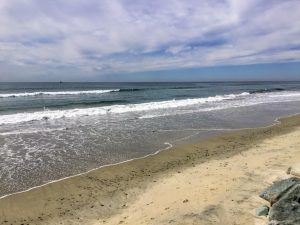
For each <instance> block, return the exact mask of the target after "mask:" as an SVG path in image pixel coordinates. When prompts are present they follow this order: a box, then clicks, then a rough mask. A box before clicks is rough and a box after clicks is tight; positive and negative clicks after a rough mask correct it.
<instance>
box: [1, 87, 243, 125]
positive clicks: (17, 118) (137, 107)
mask: <svg viewBox="0 0 300 225" xmlns="http://www.w3.org/2000/svg"><path fill="white" fill-rule="evenodd" d="M245 95H249V93H247V92H244V93H241V94H230V95H219V96H218V95H217V96H214V97H207V98H194V99H181V100H175V99H174V100H168V101H160V102H147V103H139V104H126V105H111V106H102V107H90V108H76V109H65V110H44V111H36V112H25V113H15V114H8V115H1V116H0V124H15V123H23V122H29V121H36V120H51V119H60V118H72V117H78V116H95V115H104V114H110V113H111V114H120V113H128V112H140V111H149V110H158V109H168V108H178V107H185V106H190V105H196V104H204V103H209V102H220V101H223V100H231V99H234V98H236V97H241V96H245Z"/></svg>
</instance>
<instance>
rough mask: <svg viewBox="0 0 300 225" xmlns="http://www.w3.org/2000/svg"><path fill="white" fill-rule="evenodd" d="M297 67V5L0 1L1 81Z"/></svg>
mask: <svg viewBox="0 0 300 225" xmlns="http://www.w3.org/2000/svg"><path fill="white" fill-rule="evenodd" d="M299 61H300V1H299V0H284V1H283V0H247V1H244V0H165V1H164V0H149V1H148V0H145V1H138V0H101V1H99V0H43V1H41V0H1V1H0V81H10V80H11V81H52V80H53V81H56V80H57V79H59V80H66V81H68V80H69V81H72V80H74V81H79V80H82V81H85V80H87V81H88V80H116V81H117V80H122V81H126V80H130V81H131V80H168V79H169V80H172V79H174V80H176V79H177V80H185V79H187V80H189V79H190V80H197V79H199V80H201V78H203V77H205V79H208V80H209V79H210V78H211V79H212V80H214V79H216V77H215V76H221V77H222V76H223V78H224V77H225V78H226V74H227V75H228V74H230V72H231V71H232V73H231V74H237V75H236V76H239V79H242V78H241V77H242V76H243V71H244V72H245V74H248V75H247V76H246V75H245V76H246V78H245V79H249V76H250V77H251V76H252V75H253V76H254V77H255V75H257V74H263V75H264V79H267V78H270V79H269V80H271V79H272V78H273V77H272V76H274V77H279V76H282V73H285V76H287V79H288V78H290V79H292V78H297V76H298V77H300V73H299V70H300V63H299ZM251 65H252V66H251ZM283 69H284V70H283ZM278 71H280V72H278ZM172 74H174V77H172ZM215 74H217V75H215ZM202 76H203V77H202ZM230 79H232V77H231V78H230Z"/></svg>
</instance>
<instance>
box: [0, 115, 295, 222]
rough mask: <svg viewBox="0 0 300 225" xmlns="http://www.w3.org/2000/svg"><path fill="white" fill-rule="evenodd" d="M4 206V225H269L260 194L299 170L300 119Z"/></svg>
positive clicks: (49, 188) (107, 171)
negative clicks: (293, 169) (258, 210)
mask: <svg viewBox="0 0 300 225" xmlns="http://www.w3.org/2000/svg"><path fill="white" fill-rule="evenodd" d="M280 121H281V123H280V124H277V125H274V126H270V127H265V128H257V129H244V130H240V131H235V132H231V133H228V134H224V135H222V136H218V137H212V138H209V139H206V140H202V141H193V142H192V143H189V144H185V145H182V146H177V147H176V148H171V149H168V150H166V151H162V152H160V153H158V154H156V155H153V156H148V157H146V158H143V159H137V160H133V161H129V162H126V163H122V164H119V165H115V166H109V167H105V168H101V169H98V170H94V171H92V172H89V173H87V174H84V175H80V176H76V177H72V178H69V179H65V180H62V181H58V182H54V183H50V184H48V185H45V186H42V187H39V188H34V189H32V190H30V191H27V192H23V193H19V194H14V195H10V196H7V197H5V198H2V199H0V224H4V225H7V224H19V225H20V224H24V225H26V224H30V225H34V224H51V225H54V224H65V225H67V224H88V225H96V224H176V225H179V224H203V225H209V224H224V225H225V224H226V225H229V224H245V225H246V224H247V225H251V224H253V225H254V224H255V225H259V224H265V222H266V218H264V217H256V216H255V213H254V211H255V209H256V208H257V207H259V206H260V205H261V204H264V203H265V202H264V201H263V200H262V199H260V198H259V197H258V194H259V193H260V191H261V190H263V189H264V188H265V187H267V186H268V185H269V184H271V183H272V182H273V181H275V180H277V179H281V178H284V177H287V176H288V175H287V174H286V170H287V168H288V167H289V166H293V165H295V164H297V163H298V164H299V163H300V148H299V146H300V116H293V117H289V118H284V119H281V120H280Z"/></svg>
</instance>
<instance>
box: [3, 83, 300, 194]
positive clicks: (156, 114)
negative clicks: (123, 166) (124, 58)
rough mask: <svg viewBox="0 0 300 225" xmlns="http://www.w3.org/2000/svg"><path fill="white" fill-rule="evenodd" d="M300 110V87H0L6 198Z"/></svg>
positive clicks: (140, 84)
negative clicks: (49, 183) (52, 182)
mask: <svg viewBox="0 0 300 225" xmlns="http://www.w3.org/2000/svg"><path fill="white" fill-rule="evenodd" d="M299 112H300V82H187V83H0V197H1V196H5V195H8V194H12V193H15V192H20V191H25V190H28V189H30V188H32V187H36V186H39V185H43V184H46V183H48V182H51V181H55V180H58V179H62V178H66V177H69V176H74V175H76V174H80V173H84V172H86V171H89V170H92V169H95V168H99V167H101V166H106V165H111V164H116V163H120V162H123V161H126V160H130V159H134V158H139V157H144V156H147V155H149V154H154V153H156V152H158V151H160V150H164V149H168V148H170V147H172V146H176V145H179V144H181V143H184V142H189V141H191V140H193V139H201V138H206V137H209V136H212V135H217V134H221V133H224V132H229V131H231V130H235V129H241V128H253V127H262V126H269V125H272V124H274V122H275V120H276V118H278V117H282V116H288V115H293V114H297V113H299Z"/></svg>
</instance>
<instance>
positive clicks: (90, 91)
mask: <svg viewBox="0 0 300 225" xmlns="http://www.w3.org/2000/svg"><path fill="white" fill-rule="evenodd" d="M117 91H119V89H114V90H89V91H40V92H23V93H8V94H0V98H9V97H28V96H38V95H82V94H103V93H109V92H117Z"/></svg>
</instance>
